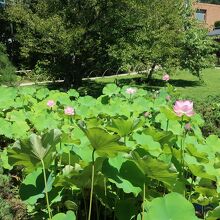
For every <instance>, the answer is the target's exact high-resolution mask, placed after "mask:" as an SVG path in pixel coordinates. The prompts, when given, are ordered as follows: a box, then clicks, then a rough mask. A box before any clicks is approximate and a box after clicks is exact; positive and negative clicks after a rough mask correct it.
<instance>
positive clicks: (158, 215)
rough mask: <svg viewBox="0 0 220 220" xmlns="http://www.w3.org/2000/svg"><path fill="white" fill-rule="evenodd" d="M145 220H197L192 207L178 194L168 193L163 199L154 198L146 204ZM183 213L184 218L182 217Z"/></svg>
mask: <svg viewBox="0 0 220 220" xmlns="http://www.w3.org/2000/svg"><path fill="white" fill-rule="evenodd" d="M147 209H148V212H147V214H146V215H145V217H146V219H149V220H154V219H163V220H168V219H182V220H198V219H199V218H197V217H196V216H195V214H194V207H193V206H192V204H191V203H190V202H189V201H187V200H186V199H185V198H184V197H183V196H181V195H179V194H178V193H170V194H168V195H166V196H164V197H163V198H156V199H154V200H152V201H151V202H150V203H149V204H148V207H147ZM182 213H184V216H183V215H182Z"/></svg>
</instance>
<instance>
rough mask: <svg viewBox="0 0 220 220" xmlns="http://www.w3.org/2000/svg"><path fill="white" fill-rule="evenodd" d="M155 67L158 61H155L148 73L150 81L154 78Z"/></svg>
mask: <svg viewBox="0 0 220 220" xmlns="http://www.w3.org/2000/svg"><path fill="white" fill-rule="evenodd" d="M155 67H156V63H153V65H152V66H151V69H150V72H149V74H148V76H147V81H148V82H149V81H150V80H151V79H152V75H153V73H154V69H155Z"/></svg>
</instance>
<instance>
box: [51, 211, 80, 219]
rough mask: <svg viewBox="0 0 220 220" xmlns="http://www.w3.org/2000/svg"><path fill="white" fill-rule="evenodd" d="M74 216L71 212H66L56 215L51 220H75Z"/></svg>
mask: <svg viewBox="0 0 220 220" xmlns="http://www.w3.org/2000/svg"><path fill="white" fill-rule="evenodd" d="M75 219H76V215H75V213H74V212H73V211H67V213H66V214H65V213H58V214H56V215H55V216H53V218H52V220H75Z"/></svg>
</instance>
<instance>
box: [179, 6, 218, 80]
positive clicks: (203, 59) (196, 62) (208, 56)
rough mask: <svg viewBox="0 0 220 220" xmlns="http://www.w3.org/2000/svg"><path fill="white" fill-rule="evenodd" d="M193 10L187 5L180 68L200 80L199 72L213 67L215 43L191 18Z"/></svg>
mask: <svg viewBox="0 0 220 220" xmlns="http://www.w3.org/2000/svg"><path fill="white" fill-rule="evenodd" d="M193 14H194V10H193V9H192V6H191V5H189V7H188V8H186V11H185V15H186V16H185V18H184V38H183V40H182V41H181V43H180V47H181V53H180V56H179V60H180V67H181V68H182V69H188V70H189V71H190V72H191V73H192V74H194V75H196V76H198V77H199V78H200V79H201V70H202V69H205V68H208V67H211V66H214V62H215V52H216V42H214V41H213V39H211V38H210V37H208V35H207V34H208V29H206V28H204V27H201V24H200V23H198V21H197V20H195V19H194V18H193V16H192V15H193Z"/></svg>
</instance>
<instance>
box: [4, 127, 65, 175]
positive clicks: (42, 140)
mask: <svg viewBox="0 0 220 220" xmlns="http://www.w3.org/2000/svg"><path fill="white" fill-rule="evenodd" d="M60 136H61V132H60V130H58V129H54V130H51V131H50V132H48V133H45V134H44V135H43V136H38V135H36V134H32V135H31V136H30V139H28V140H24V141H22V142H21V143H15V145H14V147H12V148H8V158H9V164H10V165H12V166H14V165H22V166H24V167H25V168H26V169H27V170H28V171H29V172H30V171H32V170H33V169H34V168H35V167H36V166H38V165H39V163H40V162H41V160H43V161H44V163H45V167H46V168H48V167H49V166H50V165H51V162H52V159H53V152H54V151H55V147H56V144H57V143H58V142H59V141H60Z"/></svg>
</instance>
